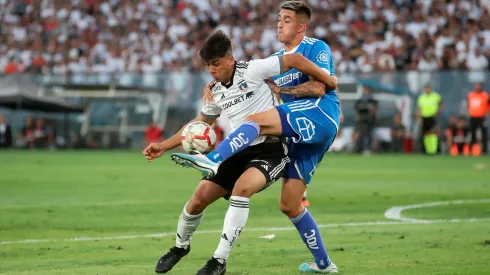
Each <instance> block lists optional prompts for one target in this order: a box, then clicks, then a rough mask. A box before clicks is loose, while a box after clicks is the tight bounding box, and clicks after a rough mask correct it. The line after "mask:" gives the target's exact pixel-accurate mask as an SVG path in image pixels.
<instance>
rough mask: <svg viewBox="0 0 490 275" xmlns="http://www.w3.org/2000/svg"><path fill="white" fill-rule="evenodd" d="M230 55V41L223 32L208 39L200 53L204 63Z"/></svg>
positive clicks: (216, 33) (217, 32) (215, 33)
mask: <svg viewBox="0 0 490 275" xmlns="http://www.w3.org/2000/svg"><path fill="white" fill-rule="evenodd" d="M229 53H232V47H231V41H230V39H229V38H228V36H226V34H225V33H224V32H223V31H216V32H214V33H213V34H211V35H210V36H209V37H208V38H207V39H206V41H205V42H204V44H203V45H202V47H201V50H200V51H199V56H200V57H201V59H202V60H203V61H204V62H209V61H211V60H213V59H217V58H221V57H223V56H225V55H227V54H229Z"/></svg>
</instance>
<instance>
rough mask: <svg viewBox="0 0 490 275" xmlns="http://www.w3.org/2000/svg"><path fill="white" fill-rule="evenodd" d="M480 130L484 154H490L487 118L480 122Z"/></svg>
mask: <svg viewBox="0 0 490 275" xmlns="http://www.w3.org/2000/svg"><path fill="white" fill-rule="evenodd" d="M480 129H481V139H482V153H483V154H485V155H487V154H488V126H487V121H486V118H485V117H484V118H482V119H481V121H480Z"/></svg>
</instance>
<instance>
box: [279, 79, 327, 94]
mask: <svg viewBox="0 0 490 275" xmlns="http://www.w3.org/2000/svg"><path fill="white" fill-rule="evenodd" d="M325 89H326V85H325V84H323V83H322V82H320V81H316V80H310V81H308V82H305V83H303V84H301V85H298V86H293V87H282V88H280V89H279V92H278V93H279V94H284V95H293V96H296V97H322V96H324V95H325Z"/></svg>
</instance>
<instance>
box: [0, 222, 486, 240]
mask: <svg viewBox="0 0 490 275" xmlns="http://www.w3.org/2000/svg"><path fill="white" fill-rule="evenodd" d="M480 221H490V218H482V219H450V220H430V221H423V220H420V221H417V220H415V221H410V222H406V221H375V222H350V223H330V224H319V225H318V227H320V228H334V227H362V226H376V225H403V224H427V223H461V222H480ZM244 230H245V231H273V232H275V231H292V230H296V228H295V227H292V226H285V227H258V228H246V229H244ZM221 232H222V230H201V231H196V232H195V233H194V234H218V233H221ZM168 236H175V232H168V233H160V234H144V235H128V236H107V237H76V238H66V239H24V240H12V241H0V245H5V244H29V243H52V242H86V241H109V240H125V239H139V238H162V237H168Z"/></svg>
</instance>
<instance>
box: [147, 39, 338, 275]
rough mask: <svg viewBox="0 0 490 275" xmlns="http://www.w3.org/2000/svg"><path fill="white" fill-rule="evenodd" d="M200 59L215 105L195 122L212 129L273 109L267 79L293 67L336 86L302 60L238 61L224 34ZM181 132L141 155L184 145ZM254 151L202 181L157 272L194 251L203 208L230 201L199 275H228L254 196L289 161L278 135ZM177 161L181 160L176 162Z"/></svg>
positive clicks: (209, 42)
mask: <svg viewBox="0 0 490 275" xmlns="http://www.w3.org/2000/svg"><path fill="white" fill-rule="evenodd" d="M200 56H201V59H202V60H203V61H204V62H205V64H206V67H207V69H208V71H209V73H210V74H211V76H212V77H213V78H214V80H215V84H214V87H213V88H212V92H213V96H214V101H213V102H212V103H210V104H206V105H204V106H203V107H202V112H201V114H200V115H199V116H198V117H197V118H196V119H195V121H204V122H206V123H208V124H212V123H213V122H214V121H215V120H216V118H217V117H219V115H220V114H221V112H225V113H226V115H227V116H228V118H229V120H230V124H231V127H232V128H233V129H235V128H236V127H237V126H238V125H241V124H242V123H243V122H244V121H245V118H246V117H247V116H249V115H252V114H256V113H260V112H264V111H267V110H270V109H273V108H274V107H275V106H276V105H277V99H276V97H275V95H274V94H273V93H272V91H271V89H270V87H269V86H268V85H267V84H266V83H265V81H264V80H265V79H267V78H269V77H271V76H273V75H278V74H281V73H282V72H284V71H285V70H290V69H291V68H292V67H294V68H296V69H298V70H300V71H303V72H304V73H307V74H309V75H312V76H314V77H315V78H317V79H319V80H321V81H324V82H326V83H330V84H331V85H335V81H336V80H335V79H334V78H332V77H331V76H330V75H329V74H327V73H325V72H324V71H323V70H322V69H320V68H319V67H318V66H316V65H314V64H313V62H311V61H309V60H307V59H306V58H305V57H303V56H301V55H289V56H273V57H269V58H267V59H262V60H252V61H250V62H236V61H235V60H234V58H233V55H232V48H231V42H230V40H229V39H228V37H226V35H225V34H224V33H223V32H216V33H214V34H213V35H211V36H210V37H209V38H208V39H207V40H206V42H205V43H204V45H203V47H202V48H201V50H200ZM181 132H182V130H181V131H179V133H177V134H175V135H174V136H172V137H171V138H169V139H167V140H165V141H164V142H162V143H152V144H150V145H148V147H147V148H146V149H145V150H144V151H143V154H144V155H145V156H146V158H147V159H148V160H149V161H152V160H153V159H155V158H157V157H160V156H161V155H162V154H163V153H165V152H166V151H168V150H170V149H172V148H175V147H177V146H179V145H180V143H181V141H180V140H181V138H180V136H181ZM250 142H251V146H250V147H249V148H247V149H246V150H243V151H242V152H241V153H239V154H236V155H235V156H234V157H232V158H229V159H228V160H227V161H224V162H223V163H222V164H221V166H220V168H219V170H218V171H217V173H216V174H215V175H213V176H211V177H205V178H203V179H202V180H201V182H200V184H199V186H198V187H197V189H196V190H195V192H194V194H193V195H192V197H191V198H190V200H189V201H188V202H187V204H186V205H185V207H184V209H183V211H182V214H181V215H180V218H179V222H178V225H177V238H176V245H175V246H174V247H172V248H171V249H170V251H169V252H168V253H166V254H165V255H163V256H162V257H160V259H159V260H158V262H157V265H156V269H155V271H156V272H157V273H166V272H168V271H169V270H170V269H172V268H173V267H174V266H175V265H176V264H177V263H178V262H179V261H180V259H181V258H182V257H184V256H185V255H187V254H188V253H189V251H190V241H191V237H192V234H193V232H194V231H195V230H196V228H197V226H198V225H199V224H200V222H201V220H202V217H203V212H204V209H205V208H206V207H207V206H208V205H209V204H211V203H213V202H214V201H216V200H218V199H219V198H221V197H227V196H229V199H230V206H229V208H228V211H227V213H226V216H225V220H224V227H223V232H222V235H221V239H220V242H219V245H218V248H217V249H216V251H215V253H214V255H213V257H212V258H211V259H210V260H209V261H208V262H207V263H206V265H205V266H204V267H203V268H202V269H201V270H199V271H198V273H197V274H200V275H215V274H216V275H217V274H224V273H225V271H226V261H227V259H228V257H229V255H230V252H231V249H232V247H233V245H234V244H235V242H236V240H237V239H238V236H239V235H240V232H241V231H242V229H243V228H244V227H245V223H246V221H247V219H248V213H249V199H250V197H251V196H252V195H253V194H255V193H257V192H259V191H261V190H263V189H265V188H267V187H268V186H269V185H270V184H272V182H274V181H275V180H277V179H278V178H280V177H281V176H282V170H283V168H284V166H285V165H286V163H287V162H288V161H289V159H288V158H287V156H286V153H287V152H286V148H285V147H284V146H283V143H282V141H281V139H280V138H279V137H277V136H267V137H266V136H258V137H256V138H255V139H254V140H253V141H250ZM176 161H177V162H179V160H178V159H176Z"/></svg>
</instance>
